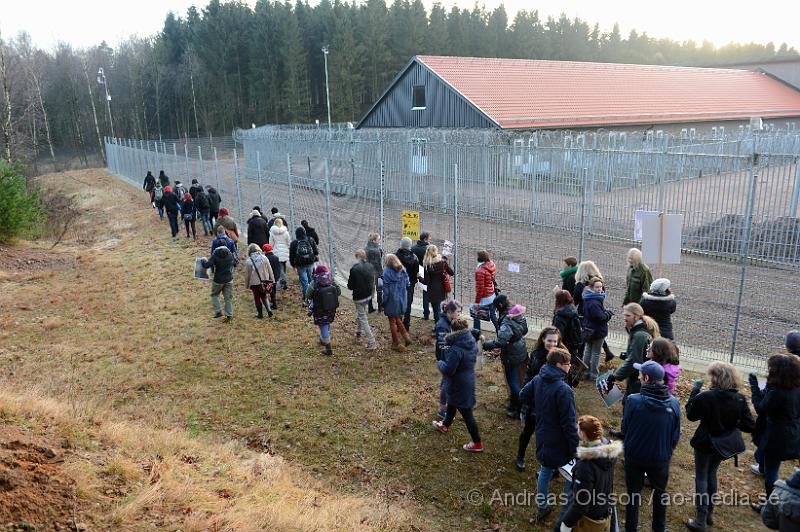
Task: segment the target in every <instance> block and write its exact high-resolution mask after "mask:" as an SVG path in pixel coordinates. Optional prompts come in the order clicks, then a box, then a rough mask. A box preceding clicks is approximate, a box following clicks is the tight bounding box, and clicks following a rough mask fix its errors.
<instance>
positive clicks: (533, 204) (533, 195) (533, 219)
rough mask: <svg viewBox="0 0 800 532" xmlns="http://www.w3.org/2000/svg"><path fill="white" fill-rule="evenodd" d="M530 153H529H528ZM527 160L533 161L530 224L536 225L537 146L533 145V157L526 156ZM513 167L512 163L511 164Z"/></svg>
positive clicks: (537, 201) (537, 207) (537, 206)
mask: <svg viewBox="0 0 800 532" xmlns="http://www.w3.org/2000/svg"><path fill="white" fill-rule="evenodd" d="M509 155H510V157H511V158H512V161H511V162H512V163H513V157H514V152H513V151H512V152H511V153H510V154H509ZM528 155H530V154H528ZM528 160H529V161H531V160H532V161H533V163H532V164H533V171H532V172H531V225H536V211H537V210H538V209H539V200H538V198H537V197H536V196H537V192H538V191H537V190H536V186H537V184H538V183H537V180H536V169H537V168H538V167H539V150H538V146H537V147H534V149H533V159H530V158H528ZM511 166H512V168H513V164H512V165H511Z"/></svg>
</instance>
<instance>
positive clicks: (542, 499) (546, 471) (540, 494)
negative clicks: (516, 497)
mask: <svg viewBox="0 0 800 532" xmlns="http://www.w3.org/2000/svg"><path fill="white" fill-rule="evenodd" d="M554 475H555V476H558V475H559V472H558V468H552V467H545V466H540V469H539V478H538V479H537V480H536V506H537V507H538V508H541V509H544V508H547V507H548V506H550V504H549V501H548V500H547V499H549V498H550V481H551V480H552V479H553V476H554ZM571 486H572V483H570V482H567V480H566V479H564V487H563V489H562V493H564V496H565V497H564V501H565V502H566V500H567V499H568V498H569V492H570V489H571ZM562 508H566V504H563V505H562Z"/></svg>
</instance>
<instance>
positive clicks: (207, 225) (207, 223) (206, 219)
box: [197, 211, 211, 236]
mask: <svg viewBox="0 0 800 532" xmlns="http://www.w3.org/2000/svg"><path fill="white" fill-rule="evenodd" d="M197 214H199V215H200V219H201V220H202V221H203V234H205V235H206V236H208V235H210V234H211V218H210V215H209V213H207V212H202V211H197Z"/></svg>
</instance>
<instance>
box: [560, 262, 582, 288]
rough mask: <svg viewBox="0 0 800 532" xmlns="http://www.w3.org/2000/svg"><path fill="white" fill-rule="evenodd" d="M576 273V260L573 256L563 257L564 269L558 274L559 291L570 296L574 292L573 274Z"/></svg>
mask: <svg viewBox="0 0 800 532" xmlns="http://www.w3.org/2000/svg"><path fill="white" fill-rule="evenodd" d="M577 271H578V259H576V258H575V257H573V256H569V257H564V269H563V270H561V271H560V272H558V275H559V277H561V289H562V290H566V291H567V292H569V293H570V294H572V291H573V290H575V282H576V281H575V274H576V273H577Z"/></svg>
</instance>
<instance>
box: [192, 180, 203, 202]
mask: <svg viewBox="0 0 800 532" xmlns="http://www.w3.org/2000/svg"><path fill="white" fill-rule="evenodd" d="M201 190H203V187H202V186H201V185H198V184H197V183H195V184H193V185H192V186H190V187H189V195H191V196H192V199H193V200H195V201H197V194H198V193H199V192H200V191H201Z"/></svg>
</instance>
